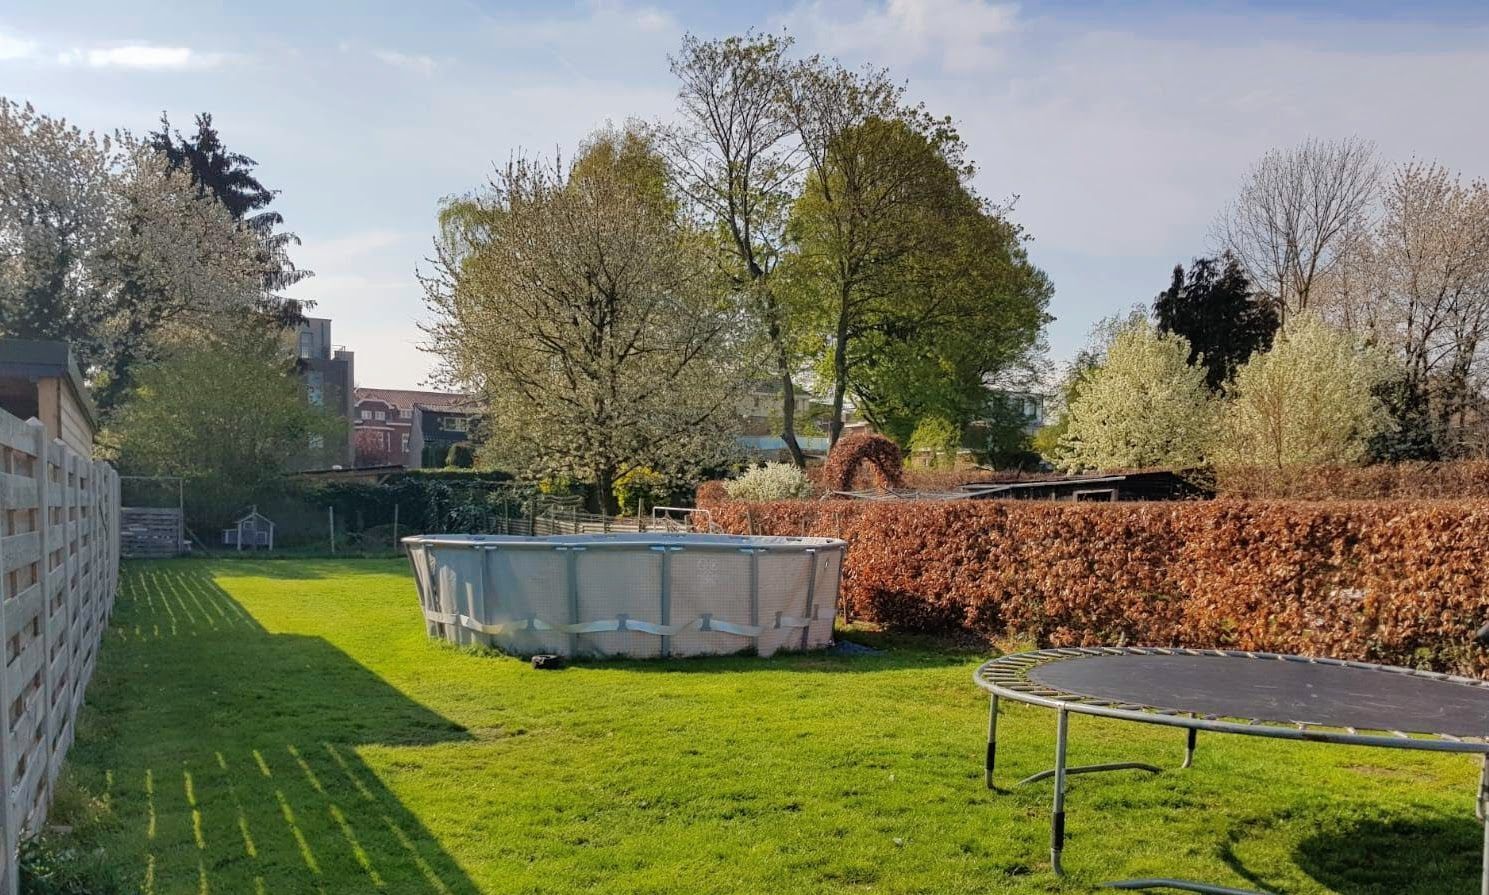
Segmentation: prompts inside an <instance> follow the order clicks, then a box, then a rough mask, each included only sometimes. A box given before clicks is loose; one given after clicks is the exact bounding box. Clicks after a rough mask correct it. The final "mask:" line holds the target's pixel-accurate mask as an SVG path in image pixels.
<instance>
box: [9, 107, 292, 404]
mask: <svg viewBox="0 0 1489 895" xmlns="http://www.w3.org/2000/svg"><path fill="white" fill-rule="evenodd" d="M260 251H261V247H260V245H259V241H258V240H257V238H256V237H255V236H254V234H253V233H251V232H249V231H248V230H247V229H245V228H243V227H241V226H239V225H238V223H237V222H235V221H234V220H233V219H232V217H231V215H229V214H228V213H227V211H226V209H225V208H223V206H222V205H221V204H220V203H218V202H217V201H216V200H214V199H213V198H211V197H210V196H204V195H202V194H201V193H200V191H199V190H197V189H195V187H194V186H193V185H192V184H191V182H190V180H189V177H188V176H187V175H186V174H185V173H177V174H171V173H169V172H168V170H167V167H166V164H165V161H164V160H163V159H162V158H161V157H160V156H159V155H158V154H157V153H155V152H154V151H152V150H150V149H149V148H148V147H145V146H142V145H140V144H139V143H137V142H136V141H135V140H133V138H131V137H130V136H129V135H128V134H115V135H109V136H98V135H96V134H93V133H85V132H83V131H81V130H79V129H78V128H76V127H73V126H72V125H69V124H68V123H67V122H66V121H64V120H62V119H56V118H50V117H48V116H46V115H42V114H40V113H38V112H37V111H36V110H35V109H34V108H33V107H31V106H30V105H17V104H15V103H12V102H10V101H8V100H5V99H3V98H0V334H3V335H10V336H22V337H30V338H42V339H61V340H65V341H67V342H69V343H71V344H72V346H73V348H74V350H75V351H76V352H77V354H78V357H79V360H80V362H81V363H82V365H83V367H84V369H85V372H86V373H87V374H88V375H89V376H90V378H91V379H92V380H93V382H94V385H95V387H96V391H95V394H96V396H97V397H98V398H99V400H100V403H102V404H104V405H105V406H108V405H110V404H112V403H113V402H114V401H115V400H116V399H118V398H119V397H121V396H122V395H123V394H124V393H125V392H126V391H127V389H128V385H129V378H130V372H131V370H132V368H134V367H135V366H136V365H138V364H140V363H142V362H145V361H148V360H151V359H153V358H155V357H157V356H158V355H159V354H160V352H161V350H162V349H163V348H165V347H167V346H169V345H170V344H172V343H174V342H177V341H180V340H181V339H189V338H209V339H210V338H213V337H216V338H219V339H223V340H231V339H233V338H236V337H237V336H238V335H240V334H241V332H242V327H243V326H244V325H247V324H250V323H251V322H252V321H251V316H252V314H253V313H254V312H255V310H256V308H257V307H258V305H259V304H260V300H261V298H262V294H263V286H262V266H263V265H262V260H261V258H260Z"/></svg>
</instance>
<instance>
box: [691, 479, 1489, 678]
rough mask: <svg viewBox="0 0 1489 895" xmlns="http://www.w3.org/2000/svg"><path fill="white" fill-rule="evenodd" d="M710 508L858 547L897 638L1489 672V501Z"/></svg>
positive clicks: (851, 555)
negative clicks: (939, 633) (948, 637)
mask: <svg viewBox="0 0 1489 895" xmlns="http://www.w3.org/2000/svg"><path fill="white" fill-rule="evenodd" d="M707 508H708V509H709V510H711V511H712V513H713V517H714V521H715V522H717V523H718V524H719V525H721V526H722V527H723V528H724V529H725V530H726V531H731V532H739V533H747V532H752V533H755V534H782V535H802V534H811V535H818V536H823V537H843V538H846V539H847V540H848V541H849V544H850V547H849V550H848V555H847V561H846V564H845V566H844V572H843V574H844V578H843V594H844V599H845V601H846V602H847V607H848V609H849V610H850V611H851V612H852V613H853V614H854V615H855V616H858V617H862V618H866V619H868V620H870V621H876V622H879V623H882V624H885V625H888V626H891V627H895V628H902V629H909V630H938V629H956V628H962V629H967V630H971V631H974V632H977V633H979V634H982V635H984V636H986V637H989V638H996V637H1006V636H1015V637H1020V638H1029V639H1032V640H1034V641H1035V642H1037V643H1038V644H1039V645H1040V646H1077V645H1094V644H1134V645H1139V644H1140V645H1152V646H1189V647H1219V648H1227V649H1243V650H1265V651H1274V652H1286V653H1302V654H1305V655H1329V656H1336V657H1340V658H1345V659H1358V660H1368V661H1373V662H1386V663H1392V664H1401V665H1408V666H1413V667H1421V668H1430V669H1435V670H1440V671H1452V672H1458V673H1466V674H1483V673H1484V672H1485V671H1486V670H1489V656H1486V654H1485V651H1483V650H1481V649H1478V648H1475V647H1474V646H1473V635H1474V631H1475V629H1476V628H1477V627H1478V626H1479V625H1480V624H1482V623H1483V621H1484V619H1485V618H1486V617H1489V590H1486V588H1485V578H1486V576H1485V570H1484V563H1483V557H1484V556H1489V501H1484V500H1476V501H1416V502H1412V503H1405V502H1376V503H1363V502H1356V503H1340V502H1318V503H1302V502H1242V501H1210V502H1173V503H1121V504H1077V503H1045V502H1028V503H1024V502H1017V501H956V502H951V503H946V502H921V501H893V502H881V501H861V502H853V503H847V502H830V503H822V502H810V503H808V502H801V501H798V502H786V503H771V504H758V503H756V504H752V503H744V502H738V501H730V502H725V503H721V504H711V505H709V506H708V507H707Z"/></svg>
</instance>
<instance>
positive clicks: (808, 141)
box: [786, 57, 971, 444]
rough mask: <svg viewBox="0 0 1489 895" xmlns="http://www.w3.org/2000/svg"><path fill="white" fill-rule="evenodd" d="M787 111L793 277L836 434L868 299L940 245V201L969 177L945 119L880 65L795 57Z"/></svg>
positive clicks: (891, 290) (893, 289)
mask: <svg viewBox="0 0 1489 895" xmlns="http://www.w3.org/2000/svg"><path fill="white" fill-rule="evenodd" d="M790 88H791V92H790V93H789V94H788V96H787V98H786V111H787V114H788V115H789V116H790V118H791V121H792V124H793V126H794V127H795V129H796V132H797V137H798V139H799V140H800V142H801V146H802V151H803V152H804V153H805V154H806V157H807V160H808V165H807V177H806V185H805V189H804V191H803V195H802V197H801V198H800V199H799V200H798V201H797V203H796V207H795V209H794V210H793V221H792V228H793V236H794V237H795V240H796V243H797V248H798V250H799V256H798V258H797V259H796V261H795V263H796V264H797V272H796V276H797V277H798V279H799V280H801V281H804V282H809V283H810V284H811V286H810V288H811V290H812V292H813V293H814V294H815V302H814V304H815V305H816V307H817V308H818V310H819V313H820V314H821V315H822V319H821V320H820V321H819V325H820V328H821V330H822V331H823V335H824V337H825V338H824V345H825V347H826V351H827V363H826V364H825V367H826V369H825V371H824V372H825V373H826V374H827V378H828V379H829V380H830V381H831V382H832V411H831V418H830V421H829V429H828V432H829V438H830V441H831V442H832V443H833V444H836V442H837V439H838V437H839V436H840V435H841V434H842V431H843V407H844V402H845V398H846V396H847V394H848V392H849V389H850V388H851V383H852V377H853V373H854V370H853V346H854V343H855V341H856V340H857V339H859V338H860V337H862V336H863V335H864V334H865V333H866V332H869V331H871V330H873V329H875V328H876V327H878V326H879V325H880V321H879V320H878V319H876V318H877V317H878V315H876V314H875V312H874V309H875V307H876V306H880V305H882V301H883V299H884V298H885V296H888V295H894V294H899V295H903V294H905V286H906V282H907V280H908V279H910V278H913V277H914V276H915V270H914V266H913V265H911V264H910V263H909V259H910V258H911V256H913V255H915V254H917V253H923V254H926V255H929V254H932V250H931V246H932V245H933V244H941V243H943V242H944V241H945V238H946V232H945V230H944V229H942V227H941V226H940V225H944V224H945V223H946V222H947V218H948V216H949V215H953V214H955V213H957V211H958V208H957V207H956V206H949V205H947V204H946V203H945V200H946V198H947V197H948V196H949V195H953V194H955V193H956V192H957V190H958V189H959V188H960V187H961V182H962V181H963V180H964V179H965V178H967V177H968V176H969V175H970V174H971V167H970V165H968V164H967V163H966V162H965V160H964V150H965V146H964V144H963V143H962V140H961V137H960V136H959V135H958V134H957V132H956V129H955V128H954V127H953V126H952V125H951V122H950V121H949V120H948V119H945V118H936V117H934V116H932V115H930V114H929V113H927V112H926V111H925V109H924V108H923V107H921V106H910V105H906V104H905V103H904V102H903V88H901V87H900V86H898V85H897V84H895V83H893V82H892V81H890V80H889V77H888V75H887V74H886V73H885V72H883V71H880V70H873V69H866V70H862V71H853V70H849V69H846V68H844V67H842V66H841V65H839V64H837V63H835V62H827V61H824V60H822V59H820V58H817V57H813V58H811V59H808V60H805V61H803V62H800V63H798V64H797V65H796V67H795V68H794V69H793V71H792V74H791V79H790Z"/></svg>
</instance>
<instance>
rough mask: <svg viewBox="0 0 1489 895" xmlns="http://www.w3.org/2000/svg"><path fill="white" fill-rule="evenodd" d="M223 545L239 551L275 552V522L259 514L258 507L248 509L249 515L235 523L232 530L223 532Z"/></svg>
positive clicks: (227, 529) (226, 529) (228, 529)
mask: <svg viewBox="0 0 1489 895" xmlns="http://www.w3.org/2000/svg"><path fill="white" fill-rule="evenodd" d="M222 544H223V546H224V547H233V548H235V549H238V550H243V549H248V550H273V549H274V522H273V520H271V519H270V518H269V517H268V516H265V515H264V514H263V513H260V512H259V508H258V507H257V506H252V507H249V508H248V515H247V516H244V517H243V518H242V519H239V520H238V521H237V522H236V523H234V525H233V527H232V528H224V529H223V530H222Z"/></svg>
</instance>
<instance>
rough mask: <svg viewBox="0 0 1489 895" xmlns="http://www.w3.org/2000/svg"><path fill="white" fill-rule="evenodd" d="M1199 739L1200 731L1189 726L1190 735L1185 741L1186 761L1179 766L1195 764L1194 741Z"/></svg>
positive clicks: (1184, 766) (1185, 766)
mask: <svg viewBox="0 0 1489 895" xmlns="http://www.w3.org/2000/svg"><path fill="white" fill-rule="evenodd" d="M1197 739H1199V731H1198V730H1195V729H1194V728H1193V727H1191V728H1189V736H1188V738H1187V739H1185V741H1184V763H1183V764H1181V765H1179V767H1181V768H1187V767H1189V766H1190V765H1192V764H1194V742H1195V740H1197Z"/></svg>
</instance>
